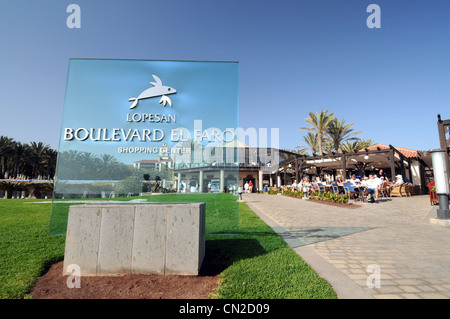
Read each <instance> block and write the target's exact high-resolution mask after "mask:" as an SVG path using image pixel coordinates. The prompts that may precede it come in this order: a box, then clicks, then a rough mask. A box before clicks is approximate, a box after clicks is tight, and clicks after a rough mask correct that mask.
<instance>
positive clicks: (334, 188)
mask: <svg viewBox="0 0 450 319" xmlns="http://www.w3.org/2000/svg"><path fill="white" fill-rule="evenodd" d="M331 189H332V190H333V193H334V194H335V195H339V187H338V184H337V183H336V182H334V183H331Z"/></svg>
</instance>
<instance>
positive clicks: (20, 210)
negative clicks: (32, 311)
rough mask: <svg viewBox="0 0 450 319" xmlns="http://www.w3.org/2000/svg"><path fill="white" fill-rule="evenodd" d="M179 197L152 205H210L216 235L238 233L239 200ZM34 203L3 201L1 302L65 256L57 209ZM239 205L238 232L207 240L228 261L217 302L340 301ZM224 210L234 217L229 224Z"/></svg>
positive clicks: (222, 262)
mask: <svg viewBox="0 0 450 319" xmlns="http://www.w3.org/2000/svg"><path fill="white" fill-rule="evenodd" d="M174 196H180V195H159V196H152V200H153V201H155V200H157V201H172V202H174V201H180V202H188V201H192V202H198V201H202V202H205V203H206V207H207V212H206V215H207V225H209V227H210V233H211V232H213V231H217V230H218V231H219V232H226V231H225V230H227V229H228V230H229V229H233V230H234V231H236V230H237V228H236V225H237V224H236V222H237V220H236V218H237V215H236V213H235V212H234V208H233V207H235V205H236V197H235V196H233V195H231V194H219V195H213V196H210V195H208V194H204V195H202V194H193V195H188V194H184V195H183V196H180V197H174ZM34 201H36V200H34ZM30 202H33V200H0V298H27V293H28V292H29V291H30V289H31V288H32V286H33V284H34V282H35V281H36V280H37V279H38V278H39V276H41V275H42V274H43V273H44V272H45V270H46V268H47V267H48V266H49V265H50V264H52V263H54V262H57V261H60V260H62V259H63V256H64V240H65V237H63V236H49V224H50V211H51V204H48V203H42V204H33V203H30ZM238 205H239V220H238V222H239V224H238V226H239V230H238V232H237V233H235V234H231V235H230V234H228V235H224V234H214V235H211V234H210V235H207V237H206V248H207V254H208V253H209V252H215V254H217V252H220V256H222V257H223V258H218V259H217V267H218V269H223V271H222V273H221V275H220V277H221V279H220V284H219V288H218V290H217V291H216V294H215V295H214V296H212V297H213V298H230V299H231V298H243V299H252V298H267V299H273V298H277V299H288V298H314V299H319V298H337V297H336V293H335V292H334V291H333V289H332V288H331V286H330V285H329V284H328V283H327V282H326V281H325V280H324V279H322V278H320V277H319V276H318V275H317V274H316V273H315V272H314V271H313V270H312V269H311V268H310V267H309V266H308V265H307V264H306V263H305V262H304V261H303V260H302V259H301V258H300V257H299V256H298V255H297V254H296V253H295V252H294V251H293V250H292V249H291V248H289V247H288V246H287V245H286V243H285V242H284V241H283V240H282V239H281V238H280V237H279V236H278V235H277V234H276V233H275V232H274V231H273V230H272V229H271V228H270V227H269V226H267V225H266V224H265V223H264V222H263V221H262V220H261V219H260V218H259V217H258V216H257V215H256V214H255V213H253V212H252V211H251V210H250V209H249V208H248V206H247V205H246V204H244V203H239V204H238ZM230 207H231V208H233V209H232V210H230ZM221 211H223V212H228V214H231V215H229V216H228V219H229V220H226V219H224V217H223V216H221V215H220V212H221ZM225 215H227V213H225ZM230 216H231V218H230ZM220 223H225V225H226V227H220V225H219V224H220ZM227 223H228V224H227ZM207 231H208V228H207Z"/></svg>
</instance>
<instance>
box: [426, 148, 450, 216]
mask: <svg viewBox="0 0 450 319" xmlns="http://www.w3.org/2000/svg"><path fill="white" fill-rule="evenodd" d="M447 156H448V155H447V151H446V150H443V149H437V150H432V151H431V160H432V162H433V175H434V183H435V185H436V194H437V195H438V198H439V208H438V210H437V218H438V219H450V209H449V200H448V197H449V194H450V185H449V179H448V173H449V172H448V167H447Z"/></svg>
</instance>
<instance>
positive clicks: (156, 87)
mask: <svg viewBox="0 0 450 319" xmlns="http://www.w3.org/2000/svg"><path fill="white" fill-rule="evenodd" d="M153 78H154V79H155V81H156V82H150V85H152V87H151V88H149V89H147V90H145V91H144V92H142V93H141V94H139V96H138V97H132V98H131V99H129V100H128V101H129V102H133V104H132V105H131V106H130V109H134V108H135V107H136V106H137V105H138V103H139V100H143V99H148V98H151V97H156V96H161V100H160V101H159V103H160V104H161V103H162V104H163V105H164V106H166V103H169V105H170V107H172V101H171V100H170V98H169V97H168V96H167V95H169V94H175V93H177V90H175V89H174V88H171V87H170V86H164V85H163V84H162V81H161V79H160V78H159V77H157V76H156V75H153Z"/></svg>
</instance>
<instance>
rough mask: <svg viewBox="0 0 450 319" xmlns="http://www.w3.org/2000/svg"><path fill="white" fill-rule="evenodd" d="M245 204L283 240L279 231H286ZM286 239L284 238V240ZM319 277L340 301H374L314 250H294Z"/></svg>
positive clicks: (308, 248)
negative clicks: (329, 286) (328, 285)
mask: <svg viewBox="0 0 450 319" xmlns="http://www.w3.org/2000/svg"><path fill="white" fill-rule="evenodd" d="M244 202H245V203H246V204H247V205H248V207H250V209H251V210H252V211H253V212H255V213H256V214H257V215H258V216H259V217H260V218H261V219H262V220H263V221H264V222H265V223H266V224H267V225H269V226H270V227H271V228H272V229H273V230H274V231H275V232H277V234H278V235H279V236H280V237H281V238H283V234H282V233H280V232H279V231H277V229H278V230H279V229H284V228H283V227H282V226H280V225H279V224H277V223H276V222H275V221H273V220H272V219H270V218H269V217H268V216H267V215H265V214H264V213H262V212H261V211H259V210H258V208H256V207H255V206H254V205H252V204H251V203H249V202H247V201H245V199H244ZM283 239H284V238H283ZM292 249H293V250H294V251H295V252H296V253H297V254H298V255H299V256H300V257H301V258H302V259H303V260H304V261H305V262H306V263H307V264H308V265H309V266H310V267H311V268H313V269H314V270H315V271H316V272H317V274H318V275H319V276H321V277H322V278H324V279H325V280H326V281H328V283H329V284H330V285H331V286H332V287H333V289H334V291H335V292H336V294H337V295H338V298H339V299H374V297H373V296H372V295H370V294H369V293H368V292H366V291H365V290H364V289H363V288H361V287H360V286H359V285H357V284H356V283H355V282H354V281H353V280H351V279H350V278H348V277H347V276H346V275H345V274H343V273H342V272H341V271H339V269H337V268H336V267H334V266H333V265H332V264H330V263H329V262H328V261H326V260H325V259H323V258H322V257H321V256H320V255H318V254H317V253H316V252H315V251H314V249H313V248H311V247H308V246H301V247H297V248H292Z"/></svg>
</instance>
